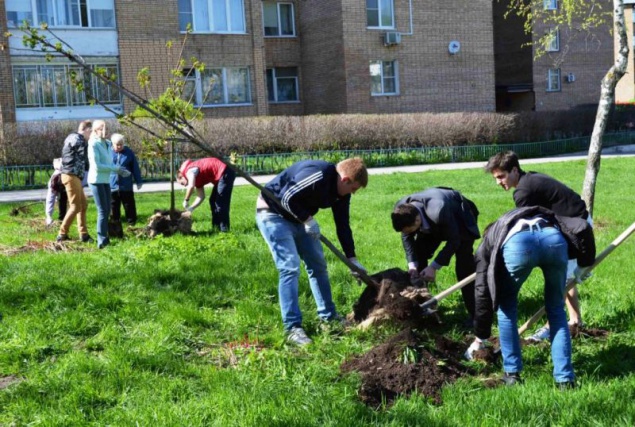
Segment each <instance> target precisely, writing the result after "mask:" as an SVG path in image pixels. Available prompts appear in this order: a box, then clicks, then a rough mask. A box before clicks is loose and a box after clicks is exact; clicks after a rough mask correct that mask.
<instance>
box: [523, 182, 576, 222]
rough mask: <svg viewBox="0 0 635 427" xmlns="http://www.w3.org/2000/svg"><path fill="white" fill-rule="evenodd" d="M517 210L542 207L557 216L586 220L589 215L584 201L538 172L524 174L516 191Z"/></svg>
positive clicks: (564, 186)
mask: <svg viewBox="0 0 635 427" xmlns="http://www.w3.org/2000/svg"><path fill="white" fill-rule="evenodd" d="M514 203H515V204H516V207H517V208H522V207H525V206H542V207H543V208H547V209H550V210H552V211H553V212H555V213H556V215H562V216H570V217H579V218H584V219H586V218H587V217H588V215H589V213H588V211H587V209H586V204H585V203H584V200H582V198H581V197H580V195H579V194H578V193H576V192H575V191H573V190H572V189H571V188H569V187H567V186H566V185H564V184H563V183H562V182H560V181H558V180H556V179H555V178H552V177H550V176H549V175H545V174H542V173H538V172H522V171H521V174H520V179H519V180H518V184H517V186H516V190H514Z"/></svg>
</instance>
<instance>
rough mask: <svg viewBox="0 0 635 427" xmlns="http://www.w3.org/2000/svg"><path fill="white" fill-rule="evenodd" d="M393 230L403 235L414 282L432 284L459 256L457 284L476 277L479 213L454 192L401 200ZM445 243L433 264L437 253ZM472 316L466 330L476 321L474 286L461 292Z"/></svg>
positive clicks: (431, 190)
mask: <svg viewBox="0 0 635 427" xmlns="http://www.w3.org/2000/svg"><path fill="white" fill-rule="evenodd" d="M391 217H392V226H393V228H394V229H395V231H398V232H401V240H402V242H403V247H404V250H405V251H406V259H407V261H408V272H409V273H410V278H411V281H413V280H417V279H423V280H424V281H427V282H433V281H434V280H435V278H436V272H437V270H439V269H441V268H442V267H445V266H447V265H449V264H450V259H451V258H452V256H456V263H455V271H456V278H457V280H462V279H465V278H466V277H468V276H469V275H471V274H472V273H474V271H475V264H474V241H475V240H476V239H478V238H479V237H480V236H481V235H480V233H479V230H478V223H477V219H478V209H477V208H476V205H475V204H474V203H473V202H472V201H471V200H469V199H467V198H465V197H464V196H463V195H462V194H461V193H459V192H458V191H455V190H453V189H451V188H445V187H436V188H429V189H427V190H424V191H422V192H420V193H415V194H411V195H409V196H406V197H404V198H403V199H401V200H399V201H398V202H397V204H396V205H395V208H394V210H393V212H392V215H391ZM441 242H445V245H444V246H443V249H441V250H440V251H439V253H438V254H437V256H436V257H435V258H434V260H433V261H432V262H430V263H428V262H429V260H430V259H431V258H432V257H433V256H434V254H435V252H436V250H437V249H438V248H439V246H440V245H441ZM461 292H462V294H463V303H464V304H465V308H466V309H467V312H468V314H469V318H468V319H466V321H465V326H466V327H469V328H471V327H472V319H473V318H474V284H473V283H470V284H469V285H467V286H464V287H463V288H462V289H461Z"/></svg>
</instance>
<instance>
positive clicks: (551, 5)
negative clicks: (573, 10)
mask: <svg viewBox="0 0 635 427" xmlns="http://www.w3.org/2000/svg"><path fill="white" fill-rule="evenodd" d="M543 9H544V10H558V0H543Z"/></svg>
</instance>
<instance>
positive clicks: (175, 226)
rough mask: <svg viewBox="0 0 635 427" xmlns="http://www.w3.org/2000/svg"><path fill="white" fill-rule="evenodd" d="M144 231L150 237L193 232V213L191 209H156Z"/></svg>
mask: <svg viewBox="0 0 635 427" xmlns="http://www.w3.org/2000/svg"><path fill="white" fill-rule="evenodd" d="M144 233H145V234H146V235H147V236H148V237H155V236H157V235H159V234H163V235H164V236H171V235H173V234H175V233H181V234H191V233H192V213H191V212H189V211H185V212H181V211H172V212H170V211H169V210H155V211H154V215H152V216H151V217H150V218H149V219H148V224H147V225H146V226H145V228H144Z"/></svg>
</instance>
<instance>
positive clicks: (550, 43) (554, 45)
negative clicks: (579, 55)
mask: <svg viewBox="0 0 635 427" xmlns="http://www.w3.org/2000/svg"><path fill="white" fill-rule="evenodd" d="M545 51H546V52H560V30H559V29H557V28H552V29H551V30H549V33H548V34H547V40H546V43H545Z"/></svg>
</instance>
